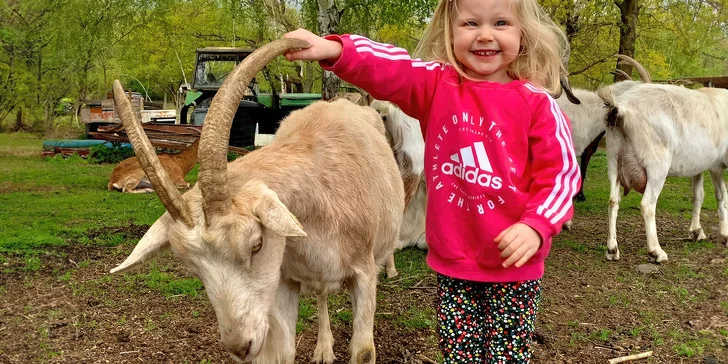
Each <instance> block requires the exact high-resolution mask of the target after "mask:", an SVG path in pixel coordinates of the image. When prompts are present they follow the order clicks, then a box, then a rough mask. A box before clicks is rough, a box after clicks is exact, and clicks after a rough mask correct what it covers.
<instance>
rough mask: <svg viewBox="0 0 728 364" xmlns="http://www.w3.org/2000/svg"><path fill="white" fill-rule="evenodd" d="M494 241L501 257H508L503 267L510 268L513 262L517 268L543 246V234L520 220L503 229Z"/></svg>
mask: <svg viewBox="0 0 728 364" xmlns="http://www.w3.org/2000/svg"><path fill="white" fill-rule="evenodd" d="M493 241H494V242H495V243H496V244H498V249H499V250H500V251H501V255H500V256H501V258H503V259H506V258H507V259H506V261H505V262H503V268H508V267H509V266H511V264H513V263H516V268H520V267H521V266H523V265H524V264H526V262H528V260H529V259H531V257H532V256H533V255H534V254H536V252H537V251H538V249H539V248H540V247H541V236H540V235H539V234H538V233H537V232H536V230H534V229H533V228H532V227H530V226H528V225H526V224H524V223H520V222H519V223H515V224H513V225H511V226H510V227H509V228H507V229H505V230H503V231H502V232H501V233H500V234H499V235H498V236H497V237H496V238H495V239H494V240H493Z"/></svg>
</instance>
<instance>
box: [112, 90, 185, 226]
mask: <svg viewBox="0 0 728 364" xmlns="http://www.w3.org/2000/svg"><path fill="white" fill-rule="evenodd" d="M114 105H115V106H114V109H115V110H116V112H117V113H118V114H119V118H121V121H122V122H123V123H124V129H125V130H126V134H127V135H128V136H129V141H131V145H132V147H134V153H136V157H137V160H139V164H140V165H141V166H142V169H143V170H144V173H145V174H146V175H147V177H148V178H149V181H150V182H151V183H152V186H154V190H155V191H156V192H157V196H159V199H160V200H162V204H164V207H166V208H167V211H169V214H170V215H172V217H173V218H174V219H175V220H177V221H180V220H181V221H182V222H184V224H185V225H187V227H190V228H191V227H193V226H194V223H193V222H192V215H191V214H190V210H189V208H188V206H187V203H185V200H184V198H183V197H182V194H181V193H180V192H179V190H177V186H175V185H174V183H172V179H171V178H169V174H167V171H166V170H165V169H164V167H162V163H160V162H159V158H158V157H157V153H156V152H155V150H154V147H152V143H150V142H149V139H148V138H147V134H146V133H144V128H143V127H142V123H141V122H140V121H139V119H138V118H137V117H136V115H135V114H134V110H133V109H132V107H131V101H129V99H128V98H127V97H126V94H125V93H124V87H123V86H121V82H119V80H115V81H114Z"/></svg>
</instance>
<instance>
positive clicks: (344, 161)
mask: <svg viewBox="0 0 728 364" xmlns="http://www.w3.org/2000/svg"><path fill="white" fill-rule="evenodd" d="M306 47H308V44H307V43H306V42H303V41H300V40H295V39H283V40H277V41H275V42H272V43H270V44H268V45H266V46H265V47H262V48H260V49H258V50H257V51H255V52H254V53H252V54H251V55H250V56H248V57H246V58H245V60H244V61H243V62H241V63H240V64H239V65H238V66H237V67H236V68H235V70H234V71H233V72H232V73H231V74H230V76H229V77H227V78H226V80H225V83H224V84H223V86H222V87H221V88H220V90H219V92H218V94H217V95H216V96H215V98H214V100H213V101H212V105H211V106H210V110H209V112H208V114H207V118H206V120H205V125H204V127H203V131H202V136H201V138H200V146H199V161H200V172H199V178H198V183H197V184H196V185H195V186H194V187H193V188H192V189H190V190H189V191H187V192H186V193H185V194H184V195H182V194H180V192H179V191H178V190H177V188H176V187H175V186H174V184H172V182H171V180H170V178H169V176H168V175H167V174H166V173H165V171H164V169H162V168H161V166H160V164H159V160H158V159H157V157H156V155H155V153H154V150H153V148H152V147H151V144H149V141H148V140H147V138H146V136H145V135H144V131H143V129H142V128H141V125H140V123H138V121H135V120H134V116H133V113H132V109H131V105H130V103H129V100H128V99H127V98H126V96H125V95H124V93H123V88H122V87H121V84H120V83H119V82H118V81H116V82H115V84H114V96H115V100H116V103H117V110H118V111H119V115H120V116H121V119H122V120H123V121H124V126H125V128H126V130H127V132H128V134H129V136H130V139H131V141H132V145H133V146H134V149H135V151H136V154H137V156H138V157H139V160H140V162H141V164H142V166H143V168H144V170H145V172H146V174H147V175H148V176H149V179H150V181H151V182H152V184H153V185H154V186H155V190H156V191H157V193H158V194H159V197H160V199H161V200H162V202H163V203H164V205H165V207H166V208H167V212H166V213H165V214H164V215H162V217H160V218H159V219H158V220H157V221H156V222H155V223H154V224H153V225H152V226H151V228H150V229H149V231H147V233H146V234H145V235H144V237H142V239H141V241H140V242H139V243H138V244H137V246H136V247H135V248H134V251H133V252H132V253H131V254H130V255H129V257H128V258H127V259H126V260H125V261H124V262H123V263H122V264H121V265H119V266H118V267H116V268H114V269H113V270H112V273H114V272H123V271H126V270H129V269H131V268H133V267H135V266H138V265H139V264H142V263H144V262H145V261H147V260H148V259H150V258H152V257H153V256H154V255H155V254H156V253H157V252H159V251H160V250H163V249H165V248H168V247H171V248H172V250H173V252H174V254H175V256H176V257H177V258H179V259H180V260H181V261H182V262H183V263H184V264H185V266H186V267H187V268H188V270H189V271H190V272H191V273H193V274H195V275H196V276H197V277H199V278H200V280H201V281H202V282H203V284H204V286H205V291H206V292H207V295H208V297H209V299H210V302H211V304H212V307H213V308H214V310H215V315H216V317H217V321H218V324H219V330H220V335H221V338H222V343H223V346H224V347H225V349H226V350H227V351H228V352H229V353H230V354H231V355H232V356H233V358H234V359H235V360H237V361H251V360H254V361H255V362H258V363H266V364H269V363H287V364H288V363H294V359H295V353H296V342H295V337H296V320H297V316H298V301H299V293H300V291H301V290H302V289H306V290H308V289H310V290H313V291H315V292H318V293H319V296H318V302H319V304H318V306H319V312H318V317H319V337H318V342H317V345H316V349H315V351H314V358H313V361H315V362H323V363H332V362H333V361H334V359H335V358H334V353H333V336H332V335H331V330H330V327H329V319H328V309H327V306H326V295H327V294H328V293H329V292H331V291H332V290H335V289H338V288H340V287H341V286H342V284H346V287H347V288H348V289H349V291H350V293H351V300H352V306H353V310H352V311H353V315H354V319H353V332H352V335H351V341H350V352H351V360H350V363H357V364H360V363H374V362H375V360H376V355H375V346H374V334H373V329H374V311H375V306H376V284H377V273H378V269H379V267H381V266H383V265H384V264H385V262H386V261H387V260H388V259H389V258H391V256H392V254H393V251H394V249H395V248H396V247H397V239H398V235H399V228H400V224H401V220H402V211H403V210H404V188H403V185H402V178H401V176H400V174H399V170H398V168H397V164H396V162H395V160H394V157H393V155H392V150H391V148H390V147H389V145H388V144H387V140H386V138H385V136H384V127H383V125H382V122H381V119H380V117H379V115H377V113H376V112H375V111H374V110H373V109H371V108H369V107H364V106H357V105H354V104H352V103H351V102H349V101H346V100H339V101H337V102H332V103H328V102H317V103H314V104H312V105H310V106H308V107H306V108H304V109H302V110H298V111H294V112H292V113H291V114H290V115H289V116H288V117H287V118H286V119H285V120H284V121H283V122H282V123H281V126H280V128H279V129H278V131H277V133H276V138H275V141H274V142H272V143H271V144H269V145H267V146H265V147H263V148H261V149H258V150H256V151H254V152H251V153H249V154H247V155H246V156H245V157H243V158H238V159H237V160H235V161H234V162H232V163H230V164H229V165H228V164H227V160H226V153H227V141H228V139H229V133H230V125H231V122H232V119H233V116H234V114H235V112H236V110H237V106H238V101H239V100H240V98H241V97H242V96H243V91H244V89H245V86H246V85H247V84H248V83H249V82H250V79H252V77H253V76H254V75H255V74H256V73H257V72H258V71H259V70H260V69H262V68H263V66H264V65H265V64H267V63H268V62H270V60H272V59H273V58H274V57H276V56H277V55H280V54H283V53H285V52H287V51H289V50H293V49H301V48H306ZM299 221H300V222H299Z"/></svg>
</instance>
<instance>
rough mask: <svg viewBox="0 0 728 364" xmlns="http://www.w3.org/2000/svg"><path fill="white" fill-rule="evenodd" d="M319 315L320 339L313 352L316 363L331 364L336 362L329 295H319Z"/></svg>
mask: <svg viewBox="0 0 728 364" xmlns="http://www.w3.org/2000/svg"><path fill="white" fill-rule="evenodd" d="M316 303H317V315H318V339H317V340H316V350H314V351H313V359H312V361H313V362H314V363H324V364H331V363H333V362H334V360H336V357H335V356H334V335H332V334H331V323H330V322H329V301H328V293H326V292H323V293H319V295H318V297H317V298H316Z"/></svg>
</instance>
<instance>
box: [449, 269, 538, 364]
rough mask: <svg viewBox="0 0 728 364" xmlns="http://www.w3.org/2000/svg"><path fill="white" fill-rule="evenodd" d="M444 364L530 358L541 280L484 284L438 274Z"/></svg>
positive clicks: (527, 360) (490, 362)
mask: <svg viewBox="0 0 728 364" xmlns="http://www.w3.org/2000/svg"><path fill="white" fill-rule="evenodd" d="M437 293H438V296H439V305H438V308H437V321H438V326H439V329H438V331H439V332H438V334H439V338H440V340H439V345H440V350H441V351H442V356H443V359H444V363H446V364H447V363H489V364H495V363H499V364H500V363H503V364H505V363H508V364H510V363H528V362H529V360H530V359H531V353H532V349H531V339H532V336H533V330H534V322H535V321H536V310H537V308H538V303H539V301H540V298H541V280H540V279H539V280H535V281H523V282H511V283H484V282H471V281H465V280H460V279H455V278H450V277H446V276H443V275H440V274H438V276H437Z"/></svg>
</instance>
